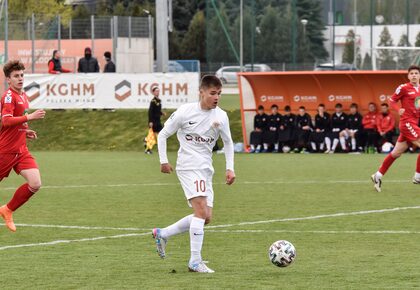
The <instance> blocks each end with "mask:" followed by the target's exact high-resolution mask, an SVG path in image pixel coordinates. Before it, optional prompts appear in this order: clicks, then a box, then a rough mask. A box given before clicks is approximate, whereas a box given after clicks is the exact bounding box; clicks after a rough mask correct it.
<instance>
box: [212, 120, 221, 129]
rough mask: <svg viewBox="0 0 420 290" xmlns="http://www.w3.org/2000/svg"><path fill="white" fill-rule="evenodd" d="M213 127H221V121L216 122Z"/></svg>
mask: <svg viewBox="0 0 420 290" xmlns="http://www.w3.org/2000/svg"><path fill="white" fill-rule="evenodd" d="M212 127H213V128H219V127H220V123H219V122H217V121H216V122H214V123H213V125H212Z"/></svg>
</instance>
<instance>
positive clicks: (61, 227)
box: [0, 224, 152, 231]
mask: <svg viewBox="0 0 420 290" xmlns="http://www.w3.org/2000/svg"><path fill="white" fill-rule="evenodd" d="M0 225H4V224H0ZM16 226H18V227H31V228H57V229H77V230H113V231H149V230H150V231H151V230H152V229H145V228H113V227H95V226H94V227H90V226H67V225H42V224H40V225H33V224H16Z"/></svg>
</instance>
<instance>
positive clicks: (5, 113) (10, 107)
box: [1, 96, 45, 127]
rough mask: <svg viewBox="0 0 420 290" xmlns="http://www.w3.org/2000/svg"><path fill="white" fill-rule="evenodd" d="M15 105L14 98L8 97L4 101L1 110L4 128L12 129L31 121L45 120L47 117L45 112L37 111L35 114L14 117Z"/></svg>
mask: <svg viewBox="0 0 420 290" xmlns="http://www.w3.org/2000/svg"><path fill="white" fill-rule="evenodd" d="M14 111H15V103H14V100H13V97H12V96H6V97H5V99H4V104H3V107H2V110H1V123H2V127H12V126H16V125H20V124H23V123H26V122H28V121H31V120H37V119H43V118H44V116H45V111H44V110H36V111H35V112H33V113H31V114H29V115H24V116H18V117H14Z"/></svg>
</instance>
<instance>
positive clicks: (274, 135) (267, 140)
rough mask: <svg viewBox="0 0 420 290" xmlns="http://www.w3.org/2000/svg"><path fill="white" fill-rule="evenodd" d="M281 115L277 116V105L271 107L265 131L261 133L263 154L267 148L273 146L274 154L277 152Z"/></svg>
mask: <svg viewBox="0 0 420 290" xmlns="http://www.w3.org/2000/svg"><path fill="white" fill-rule="evenodd" d="M280 121H281V115H280V114H279V107H278V106H277V105H272V106H271V115H269V116H268V121H267V127H266V128H267V130H266V131H265V132H264V133H263V144H264V150H263V152H267V151H268V149H269V146H272V145H274V149H273V151H274V152H278V151H279V141H278V139H279V128H280Z"/></svg>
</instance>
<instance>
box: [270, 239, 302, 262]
mask: <svg viewBox="0 0 420 290" xmlns="http://www.w3.org/2000/svg"><path fill="white" fill-rule="evenodd" d="M268 257H269V259H270V261H271V263H273V264H274V265H276V266H277V267H287V266H290V265H291V264H292V263H293V261H294V260H295V259H296V249H295V247H294V246H293V245H292V243H290V242H288V241H285V240H280V241H277V242H275V243H273V244H272V245H271V246H270V249H269V250H268Z"/></svg>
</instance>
